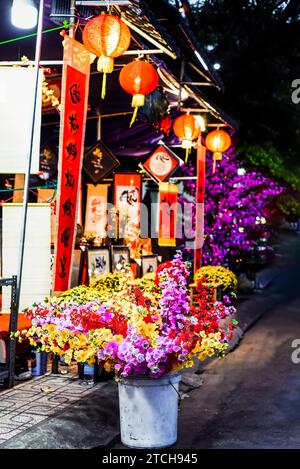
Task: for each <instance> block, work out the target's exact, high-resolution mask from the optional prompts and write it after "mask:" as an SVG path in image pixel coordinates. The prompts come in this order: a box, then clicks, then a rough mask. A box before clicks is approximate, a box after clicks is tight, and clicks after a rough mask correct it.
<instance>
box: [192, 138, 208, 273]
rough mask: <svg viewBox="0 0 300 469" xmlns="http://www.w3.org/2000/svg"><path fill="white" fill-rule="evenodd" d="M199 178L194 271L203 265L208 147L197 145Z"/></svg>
mask: <svg viewBox="0 0 300 469" xmlns="http://www.w3.org/2000/svg"><path fill="white" fill-rule="evenodd" d="M196 171H197V173H196V174H197V180H196V220H195V223H196V227H195V228H196V229H195V249H194V273H196V271H197V270H198V269H199V268H200V267H201V266H202V248H203V244H204V199H205V172H206V148H205V146H203V145H200V144H198V145H197V166H196Z"/></svg>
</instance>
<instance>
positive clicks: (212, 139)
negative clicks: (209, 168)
mask: <svg viewBox="0 0 300 469" xmlns="http://www.w3.org/2000/svg"><path fill="white" fill-rule="evenodd" d="M205 145H206V148H207V149H208V150H210V151H211V152H212V153H213V159H214V162H213V172H215V171H216V161H217V160H221V159H222V156H223V153H224V151H227V150H228V149H229V148H230V146H231V137H230V135H228V133H227V132H225V131H224V130H220V129H217V130H214V131H213V132H210V133H209V134H207V136H206V139H205Z"/></svg>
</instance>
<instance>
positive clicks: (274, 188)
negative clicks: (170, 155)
mask: <svg viewBox="0 0 300 469" xmlns="http://www.w3.org/2000/svg"><path fill="white" fill-rule="evenodd" d="M181 172H182V175H184V176H192V175H195V167H194V165H193V164H192V163H191V162H189V163H188V164H187V165H185V166H183V167H182V168H181ZM195 191H196V182H195V181H194V180H192V181H185V182H184V192H183V193H182V194H181V196H180V198H179V200H180V202H181V203H185V202H188V201H190V200H191V196H195ZM282 191H283V188H282V187H281V186H280V185H279V184H278V183H276V182H275V181H273V180H272V179H270V178H268V177H265V176H263V175H262V174H260V173H259V172H258V171H256V170H255V171H253V170H248V169H246V168H245V166H244V165H243V163H242V162H241V161H240V160H239V158H238V156H237V154H236V152H235V150H234V149H233V148H232V149H230V150H229V151H228V152H226V154H224V155H223V159H222V161H220V162H218V163H217V169H216V172H215V173H214V174H213V172H212V156H211V155H210V154H209V153H208V155H207V163H206V188H205V223H204V226H205V242H204V247H203V263H204V264H205V265H225V266H228V267H230V268H232V269H234V270H237V269H238V267H239V266H242V265H243V264H245V263H246V262H247V261H248V262H249V260H250V259H252V260H253V258H254V257H255V255H257V253H258V249H259V247H261V249H262V250H263V251H264V254H267V253H268V252H270V251H272V248H271V245H270V238H271V235H272V217H273V214H274V211H275V206H276V203H275V199H276V197H277V196H278V195H279V194H280V193H281V192H282ZM194 229H195V210H194V214H193V223H192V225H191V230H194ZM186 236H187V237H189V238H190V234H186ZM262 245H263V247H262ZM189 254H190V255H192V251H190V252H189Z"/></svg>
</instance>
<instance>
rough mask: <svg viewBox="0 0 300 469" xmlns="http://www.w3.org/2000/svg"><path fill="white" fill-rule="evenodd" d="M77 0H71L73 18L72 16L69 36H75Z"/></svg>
mask: <svg viewBox="0 0 300 469" xmlns="http://www.w3.org/2000/svg"><path fill="white" fill-rule="evenodd" d="M75 4H76V2H75V0H71V5H70V13H71V18H70V23H71V25H72V26H70V28H69V36H70V37H72V38H74V32H75V29H74V21H75V13H76V6H75Z"/></svg>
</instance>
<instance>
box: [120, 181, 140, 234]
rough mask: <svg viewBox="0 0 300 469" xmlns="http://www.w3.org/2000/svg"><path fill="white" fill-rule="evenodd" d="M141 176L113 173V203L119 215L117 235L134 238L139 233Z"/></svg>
mask: <svg viewBox="0 0 300 469" xmlns="http://www.w3.org/2000/svg"><path fill="white" fill-rule="evenodd" d="M141 190H142V176H141V175H140V174H135V173H134V174H128V173H124V174H121V173H118V174H115V175H114V204H115V207H116V209H117V211H118V215H119V237H120V238H132V237H133V238H136V236H138V235H139V233H140V203H141Z"/></svg>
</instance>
